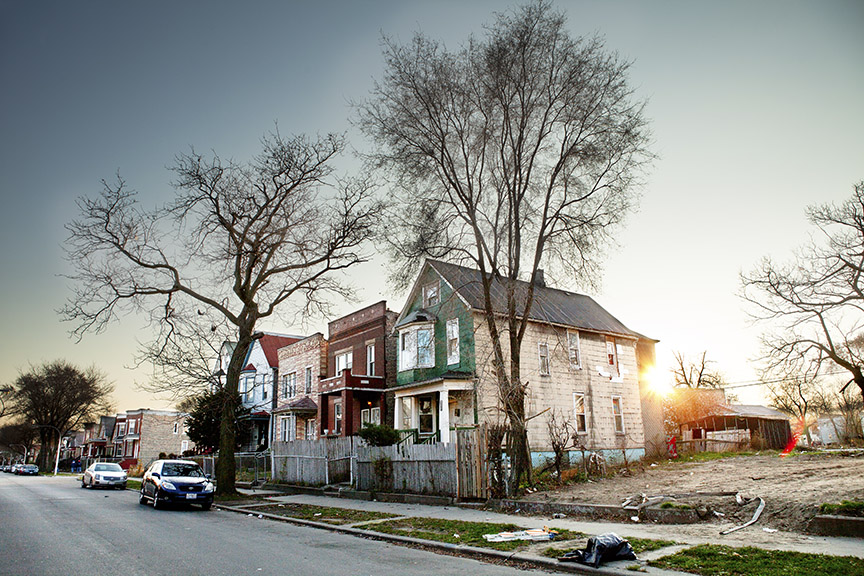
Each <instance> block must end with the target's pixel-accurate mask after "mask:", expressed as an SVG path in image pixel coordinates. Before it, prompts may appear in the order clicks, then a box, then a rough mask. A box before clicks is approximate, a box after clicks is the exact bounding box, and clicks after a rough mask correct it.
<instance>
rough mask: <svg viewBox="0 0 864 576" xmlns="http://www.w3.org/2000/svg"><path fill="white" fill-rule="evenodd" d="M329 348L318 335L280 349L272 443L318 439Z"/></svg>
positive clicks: (324, 340)
mask: <svg viewBox="0 0 864 576" xmlns="http://www.w3.org/2000/svg"><path fill="white" fill-rule="evenodd" d="M327 348H328V342H327V340H326V339H325V338H324V335H323V334H321V333H320V332H318V333H316V334H313V335H312V336H309V337H307V338H304V339H303V340H300V341H298V342H295V343H293V344H289V345H288V346H284V347H282V348H280V349H279V351H278V356H279V375H280V376H279V382H278V384H277V388H276V407H275V408H274V409H273V416H274V418H275V422H274V427H273V436H274V437H273V441H276V442H290V441H293V440H304V439H305V440H314V439H316V438H317V437H318V427H317V418H318V390H319V382H320V380H321V378H322V376H323V375H325V374H326V373H327Z"/></svg>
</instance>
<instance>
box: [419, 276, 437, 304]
mask: <svg viewBox="0 0 864 576" xmlns="http://www.w3.org/2000/svg"><path fill="white" fill-rule="evenodd" d="M440 303H441V281H440V280H437V281H435V282H429V283H428V284H424V285H423V307H424V308H429V307H430V306H437V305H438V304H440Z"/></svg>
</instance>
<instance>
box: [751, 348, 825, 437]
mask: <svg viewBox="0 0 864 576" xmlns="http://www.w3.org/2000/svg"><path fill="white" fill-rule="evenodd" d="M762 380H763V381H764V382H765V385H766V387H767V389H768V398H769V399H770V401H771V405H772V406H774V407H775V408H777V409H778V410H780V411H781V412H785V413H786V414H789V415H790V416H792V417H793V418H795V419H796V420H797V421H798V423H799V426H800V427H801V429H802V430H803V432H804V435H805V436H806V437H807V445H808V446H810V445H812V443H813V439H812V437H811V435H810V425H811V423H812V422H810V420H812V417H813V416H814V415H815V414H816V413H818V412H819V411H825V410H826V409H827V408H828V397H827V395H826V393H825V386H824V383H823V382H822V380H823V378H821V377H820V375H819V366H818V364H817V363H811V364H810V365H806V366H797V365H781V366H779V367H775V368H773V369H772V370H769V371H766V372H765V373H764V374H763V376H762Z"/></svg>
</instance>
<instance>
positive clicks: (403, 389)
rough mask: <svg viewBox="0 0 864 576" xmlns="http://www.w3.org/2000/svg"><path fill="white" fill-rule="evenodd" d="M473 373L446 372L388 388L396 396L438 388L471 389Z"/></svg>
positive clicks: (472, 387)
mask: <svg viewBox="0 0 864 576" xmlns="http://www.w3.org/2000/svg"><path fill="white" fill-rule="evenodd" d="M473 389H474V375H473V374H470V373H467V372H447V373H445V374H443V375H441V376H438V377H437V378H431V379H429V380H422V381H420V382H411V383H410V384H403V385H402V386H396V387H394V388H390V389H389V390H392V391H393V392H394V393H395V394H396V396H413V395H415V394H422V393H425V392H434V391H438V390H473Z"/></svg>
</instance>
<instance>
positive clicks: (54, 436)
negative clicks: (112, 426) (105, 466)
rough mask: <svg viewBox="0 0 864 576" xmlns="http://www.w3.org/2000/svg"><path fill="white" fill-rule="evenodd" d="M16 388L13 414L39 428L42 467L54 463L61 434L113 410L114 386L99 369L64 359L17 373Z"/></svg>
mask: <svg viewBox="0 0 864 576" xmlns="http://www.w3.org/2000/svg"><path fill="white" fill-rule="evenodd" d="M13 387H14V388H15V392H14V396H13V400H12V402H13V405H12V413H13V414H16V415H17V416H18V417H19V418H20V419H21V421H22V422H23V423H24V424H26V425H30V426H33V427H36V428H38V434H39V442H40V444H41V446H42V449H41V450H40V451H39V468H41V469H43V470H44V469H47V468H49V466H48V463H49V462H53V455H54V451H55V450H56V449H57V443H58V442H59V440H60V437H62V436H63V435H64V434H65V433H67V432H69V431H70V430H74V429H76V428H77V427H78V426H79V425H81V424H83V423H84V422H86V421H88V420H89V421H92V420H93V419H95V418H96V417H97V416H98V415H99V414H104V413H106V412H109V411H111V410H112V405H111V400H110V396H111V393H112V392H113V390H114V386H113V385H112V384H110V383H108V382H107V381H106V379H105V376H104V374H102V373H100V372H99V371H98V370H96V368H88V369H87V370H80V369H78V368H76V367H75V366H72V365H71V364H68V363H66V362H64V361H59V360H58V361H55V362H49V363H47V364H43V365H41V366H37V367H35V368H31V369H30V371H29V372H27V373H25V374H21V375H20V376H18V378H16V379H15V382H14V383H13ZM58 434H59V435H60V437H58Z"/></svg>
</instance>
